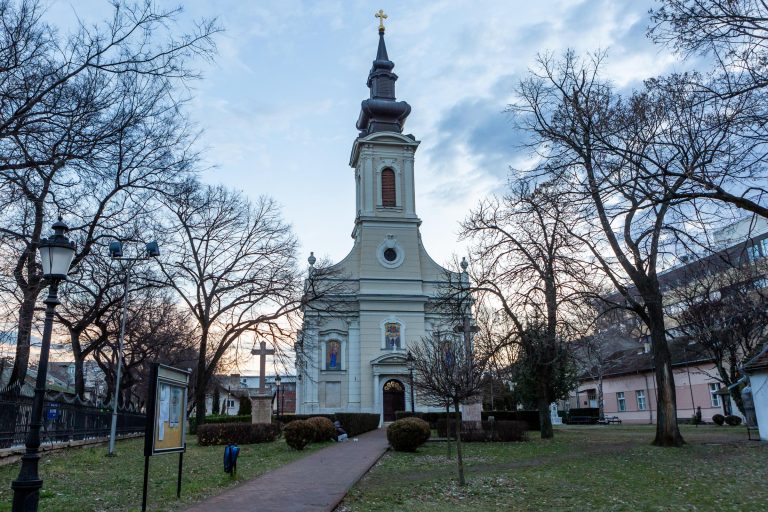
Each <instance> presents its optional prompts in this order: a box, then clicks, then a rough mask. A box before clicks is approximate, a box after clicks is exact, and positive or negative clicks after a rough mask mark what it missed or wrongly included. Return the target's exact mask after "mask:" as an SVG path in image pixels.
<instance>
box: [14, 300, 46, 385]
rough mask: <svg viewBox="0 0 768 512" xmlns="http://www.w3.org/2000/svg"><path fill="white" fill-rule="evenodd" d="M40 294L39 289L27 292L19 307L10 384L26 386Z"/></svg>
mask: <svg viewBox="0 0 768 512" xmlns="http://www.w3.org/2000/svg"><path fill="white" fill-rule="evenodd" d="M39 293H40V290H39V288H38V287H31V288H29V289H27V290H25V293H24V299H23V300H22V301H21V305H20V306H19V324H18V329H17V332H16V356H15V358H14V361H13V370H12V371H11V376H10V379H9V380H8V383H9V384H16V383H19V384H20V385H21V384H24V380H25V379H26V378H27V370H28V368H29V347H30V338H31V336H32V321H33V319H34V317H35V303H36V302H37V295H38V294H39Z"/></svg>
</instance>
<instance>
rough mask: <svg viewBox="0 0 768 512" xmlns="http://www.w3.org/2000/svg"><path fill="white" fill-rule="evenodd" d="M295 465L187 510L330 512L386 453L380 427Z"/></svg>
mask: <svg viewBox="0 0 768 512" xmlns="http://www.w3.org/2000/svg"><path fill="white" fill-rule="evenodd" d="M358 439H359V441H358V442H354V441H352V440H351V439H350V440H349V441H348V442H346V443H338V444H334V445H332V446H329V447H328V448H323V449H322V450H320V451H318V452H315V453H313V454H311V455H308V456H306V457H304V458H302V459H299V460H297V461H294V462H291V463H290V464H287V465H285V466H283V467H280V468H278V469H276V470H274V471H270V472H269V473H265V474H263V475H261V476H259V477H257V478H254V479H253V480H249V481H247V482H244V483H242V484H240V485H238V486H237V487H233V488H232V489H229V490H227V491H225V492H224V493H223V494H220V495H218V496H213V497H211V498H208V499H207V500H205V501H203V502H200V503H198V504H196V505H194V506H193V507H190V508H188V509H187V512H204V511H205V512H247V511H251V510H253V511H259V512H272V511H275V512H277V511H279V512H303V511H305V510H306V511H312V512H315V511H317V512H319V511H332V510H333V509H334V508H336V506H337V505H338V504H339V502H341V500H342V499H343V498H344V496H346V494H347V492H348V491H349V489H350V488H351V487H352V486H353V485H355V483H356V482H357V481H358V480H360V478H362V476H363V475H364V474H365V473H367V472H368V470H369V469H370V468H371V466H373V465H374V464H375V463H376V461H378V460H379V458H381V456H382V455H383V454H384V452H385V451H386V449H387V445H388V443H387V433H386V430H385V429H383V428H381V429H378V430H374V431H373V432H368V433H366V434H363V435H361V436H359V437H358Z"/></svg>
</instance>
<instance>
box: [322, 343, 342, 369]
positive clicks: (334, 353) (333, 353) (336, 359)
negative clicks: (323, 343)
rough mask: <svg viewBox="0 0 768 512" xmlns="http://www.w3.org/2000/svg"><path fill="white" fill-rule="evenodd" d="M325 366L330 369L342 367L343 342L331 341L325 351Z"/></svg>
mask: <svg viewBox="0 0 768 512" xmlns="http://www.w3.org/2000/svg"><path fill="white" fill-rule="evenodd" d="M325 354H326V355H325V367H326V369H328V370H340V369H341V343H339V342H338V341H329V342H328V346H327V347H326V352H325Z"/></svg>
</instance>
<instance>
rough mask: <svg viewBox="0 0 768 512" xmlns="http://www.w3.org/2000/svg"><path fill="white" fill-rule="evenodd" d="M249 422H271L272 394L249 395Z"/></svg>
mask: <svg viewBox="0 0 768 512" xmlns="http://www.w3.org/2000/svg"><path fill="white" fill-rule="evenodd" d="M251 423H272V395H255V396H252V397H251Z"/></svg>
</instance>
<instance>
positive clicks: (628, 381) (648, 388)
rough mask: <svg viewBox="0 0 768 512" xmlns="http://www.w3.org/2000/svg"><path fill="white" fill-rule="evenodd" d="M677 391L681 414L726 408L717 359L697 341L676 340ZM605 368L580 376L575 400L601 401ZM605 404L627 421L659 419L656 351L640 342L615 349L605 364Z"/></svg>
mask: <svg viewBox="0 0 768 512" xmlns="http://www.w3.org/2000/svg"><path fill="white" fill-rule="evenodd" d="M670 351H671V352H672V368H673V373H674V378H675V390H676V396H677V417H678V418H679V419H681V420H685V419H690V418H691V417H693V415H694V414H695V413H696V410H697V408H701V418H702V420H703V421H706V422H711V421H712V416H713V415H715V414H723V398H724V397H723V396H721V395H719V394H717V392H718V391H719V390H720V388H721V385H720V383H719V382H718V381H717V380H716V379H715V378H714V377H715V376H716V375H717V370H716V369H715V365H714V364H713V363H712V361H711V359H710V358H709V357H708V356H706V355H705V354H704V353H703V350H702V349H701V347H700V346H699V345H697V344H695V343H688V342H686V341H680V342H676V343H671V344H670ZM599 373H601V372H599V371H597V370H596V369H594V368H593V369H592V370H591V371H589V372H588V373H586V374H584V375H583V376H582V378H580V379H579V386H578V388H577V390H576V391H575V392H573V393H572V394H571V397H570V400H569V405H570V407H571V408H575V407H598V406H599V404H598V396H599V393H598V388H599V380H600V379H599V378H598V377H597V375H598V374H599ZM602 388H603V408H604V414H605V416H606V417H611V416H617V417H618V418H619V419H621V421H622V423H656V397H657V395H656V379H655V375H654V368H653V357H652V354H651V353H650V352H649V351H648V350H647V347H645V348H644V347H643V346H640V347H639V348H632V349H627V350H621V351H618V352H616V353H614V354H612V355H611V357H610V358H609V359H608V361H607V362H606V363H605V364H604V368H603V369H602Z"/></svg>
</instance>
